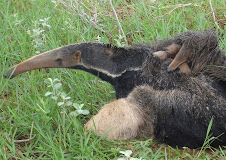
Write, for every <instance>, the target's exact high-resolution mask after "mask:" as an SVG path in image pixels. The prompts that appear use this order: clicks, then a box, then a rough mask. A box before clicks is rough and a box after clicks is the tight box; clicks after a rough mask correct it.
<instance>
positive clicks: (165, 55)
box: [153, 51, 169, 62]
mask: <svg viewBox="0 0 226 160" xmlns="http://www.w3.org/2000/svg"><path fill="white" fill-rule="evenodd" d="M153 54H154V55H155V56H157V57H158V58H159V59H160V60H161V62H164V61H166V60H167V59H168V58H169V54H168V53H167V52H166V51H157V52H154V53H153Z"/></svg>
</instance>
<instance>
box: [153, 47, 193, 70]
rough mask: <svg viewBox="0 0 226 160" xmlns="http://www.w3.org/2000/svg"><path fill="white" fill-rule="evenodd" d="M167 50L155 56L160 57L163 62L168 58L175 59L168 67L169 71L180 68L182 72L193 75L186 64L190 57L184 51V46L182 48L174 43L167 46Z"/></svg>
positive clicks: (155, 53)
mask: <svg viewBox="0 0 226 160" xmlns="http://www.w3.org/2000/svg"><path fill="white" fill-rule="evenodd" d="M165 49H166V50H165V51H157V52H154V53H153V54H154V55H155V56H157V57H159V59H160V60H161V61H162V62H164V61H166V60H167V59H168V58H174V60H173V61H172V62H171V64H170V66H169V67H168V71H173V70H175V69H176V68H177V67H179V68H180V71H181V72H183V73H186V74H190V73H191V69H190V67H189V66H188V64H187V62H185V61H186V60H187V59H188V57H189V56H190V55H188V54H187V53H186V52H185V51H184V50H185V49H184V48H183V46H182V47H181V46H180V45H177V44H175V43H173V44H171V45H169V46H167V47H166V48H165ZM178 54H179V55H178Z"/></svg>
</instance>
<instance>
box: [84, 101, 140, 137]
mask: <svg viewBox="0 0 226 160" xmlns="http://www.w3.org/2000/svg"><path fill="white" fill-rule="evenodd" d="M142 126H144V117H143V114H142V111H141V110H140V109H139V108H138V107H137V106H135V105H134V104H132V103H130V102H129V101H128V100H127V99H125V98H123V99H119V100H116V101H114V102H111V103H109V104H107V105H105V106H103V108H102V109H101V110H100V111H99V113H98V114H97V115H95V116H94V117H93V118H91V119H90V120H89V121H88V122H87V123H86V125H85V127H86V128H87V129H88V130H90V131H94V132H95V134H97V135H104V134H106V133H107V137H108V138H110V139H113V140H126V139H132V138H136V137H137V136H139V129H140V128H142Z"/></svg>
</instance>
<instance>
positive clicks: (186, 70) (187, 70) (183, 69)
mask: <svg viewBox="0 0 226 160" xmlns="http://www.w3.org/2000/svg"><path fill="white" fill-rule="evenodd" d="M179 68H180V71H181V72H183V73H185V74H191V68H190V67H189V66H188V63H187V62H184V63H183V64H181V65H180V66H179Z"/></svg>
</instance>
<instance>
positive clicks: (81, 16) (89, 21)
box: [60, 1, 112, 39]
mask: <svg viewBox="0 0 226 160" xmlns="http://www.w3.org/2000/svg"><path fill="white" fill-rule="evenodd" d="M60 2H61V4H63V6H64V7H68V5H67V2H65V1H60ZM75 3H76V7H75V6H74V5H73V4H72V1H71V6H70V8H71V10H72V11H73V12H74V13H76V14H78V15H79V17H80V19H81V20H82V21H83V23H89V24H91V25H92V26H93V27H94V28H95V29H96V30H99V31H101V32H102V33H104V34H106V36H107V37H108V38H109V39H112V36H111V35H110V34H108V33H107V32H106V31H105V30H104V29H103V28H101V27H99V26H98V25H97V24H96V18H94V19H95V22H94V21H92V20H88V18H87V16H88V14H87V13H85V12H84V11H80V10H79V3H78V2H77V1H75ZM82 5H84V4H82ZM75 8H76V9H75ZM85 8H86V9H88V8H87V7H85ZM88 10H89V11H90V12H91V13H94V14H95V16H97V15H96V13H95V12H93V11H91V10H90V9H88ZM89 19H90V18H89Z"/></svg>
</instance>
